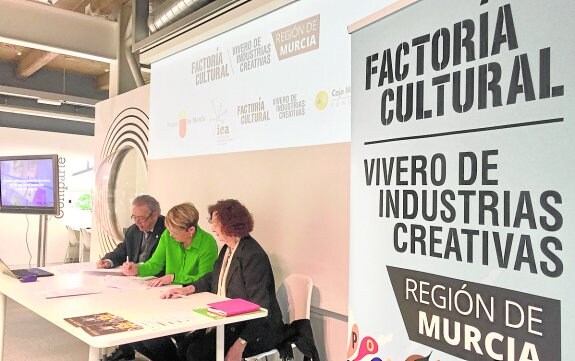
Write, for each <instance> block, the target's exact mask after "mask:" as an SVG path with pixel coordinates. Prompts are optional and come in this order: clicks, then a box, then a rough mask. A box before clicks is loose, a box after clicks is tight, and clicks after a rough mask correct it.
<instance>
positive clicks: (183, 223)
mask: <svg viewBox="0 0 575 361" xmlns="http://www.w3.org/2000/svg"><path fill="white" fill-rule="evenodd" d="M199 218H200V214H199V212H198V210H197V209H196V207H195V206H194V205H193V204H192V203H190V202H186V203H182V204H178V205H177V206H173V207H172V208H171V209H170V210H169V211H168V214H166V221H165V222H164V223H165V224H166V227H167V228H172V229H188V228H190V227H192V226H193V227H197V225H198V219H199Z"/></svg>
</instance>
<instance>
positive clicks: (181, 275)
mask: <svg viewBox="0 0 575 361" xmlns="http://www.w3.org/2000/svg"><path fill="white" fill-rule="evenodd" d="M198 219H199V213H198V210H197V209H196V207H194V205H193V204H192V203H182V204H178V205H177V206H174V207H172V209H170V210H169V211H168V214H166V221H165V223H166V230H165V231H164V233H162V236H161V237H160V242H159V243H158V247H157V248H156V250H155V252H154V254H153V255H152V257H150V259H148V260H147V261H146V262H144V263H140V264H136V263H134V262H126V263H124V264H123V265H122V273H123V274H124V275H126V276H136V275H138V276H141V277H146V276H153V275H156V274H158V273H160V272H161V271H162V270H164V271H165V275H164V276H162V277H159V278H155V279H152V280H151V281H150V282H149V283H148V285H149V286H151V287H156V286H162V285H168V284H172V283H173V284H189V283H192V282H195V281H196V280H197V279H199V278H200V277H202V276H203V275H204V274H206V273H208V272H211V270H212V268H213V266H214V262H215V260H216V258H217V255H218V246H217V244H216V241H215V239H214V237H213V236H212V235H210V234H209V233H207V232H205V231H204V230H203V229H201V228H200V227H199V226H198Z"/></svg>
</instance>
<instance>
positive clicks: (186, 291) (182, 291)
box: [160, 285, 196, 299]
mask: <svg viewBox="0 0 575 361" xmlns="http://www.w3.org/2000/svg"><path fill="white" fill-rule="evenodd" d="M194 292H196V288H195V287H194V286H193V285H189V286H186V287H182V288H172V289H170V290H168V291H167V292H165V293H163V294H162V295H161V296H160V297H161V298H163V299H168V298H178V297H183V296H187V295H191V294H192V293H194Z"/></svg>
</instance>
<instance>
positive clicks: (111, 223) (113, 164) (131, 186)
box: [94, 107, 149, 252]
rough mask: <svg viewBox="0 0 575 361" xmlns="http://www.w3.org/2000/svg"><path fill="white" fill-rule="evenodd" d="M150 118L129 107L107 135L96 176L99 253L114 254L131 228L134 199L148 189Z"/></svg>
mask: <svg viewBox="0 0 575 361" xmlns="http://www.w3.org/2000/svg"><path fill="white" fill-rule="evenodd" d="M148 122H149V117H148V114H146V113H145V112H144V111H142V110H141V109H138V108H134V107H129V108H126V109H124V110H122V111H121V112H119V113H118V115H116V117H115V118H114V120H113V121H112V123H111V124H110V127H109V128H108V131H107V133H106V136H105V139H104V142H103V144H102V149H101V151H100V160H101V161H100V164H99V166H98V170H97V172H96V190H95V193H96V196H95V197H94V212H95V213H94V215H95V220H96V222H97V223H98V226H99V227H100V229H101V230H102V232H99V235H98V236H99V243H100V249H101V250H102V251H104V252H110V251H111V250H113V249H114V248H115V247H116V245H117V243H118V242H121V241H122V240H123V239H124V231H125V229H126V228H127V227H128V226H129V225H130V224H131V220H130V216H131V211H130V205H131V202H132V199H134V197H136V196H137V195H139V194H142V193H144V192H145V191H146V189H147V159H148V133H149V126H148Z"/></svg>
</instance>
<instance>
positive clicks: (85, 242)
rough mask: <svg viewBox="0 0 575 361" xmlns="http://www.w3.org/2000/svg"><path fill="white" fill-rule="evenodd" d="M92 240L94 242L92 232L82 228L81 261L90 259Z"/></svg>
mask: <svg viewBox="0 0 575 361" xmlns="http://www.w3.org/2000/svg"><path fill="white" fill-rule="evenodd" d="M90 242H92V232H90V230H88V229H86V228H80V245H81V248H82V250H81V251H80V252H81V253H80V262H88V261H89V260H90Z"/></svg>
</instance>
